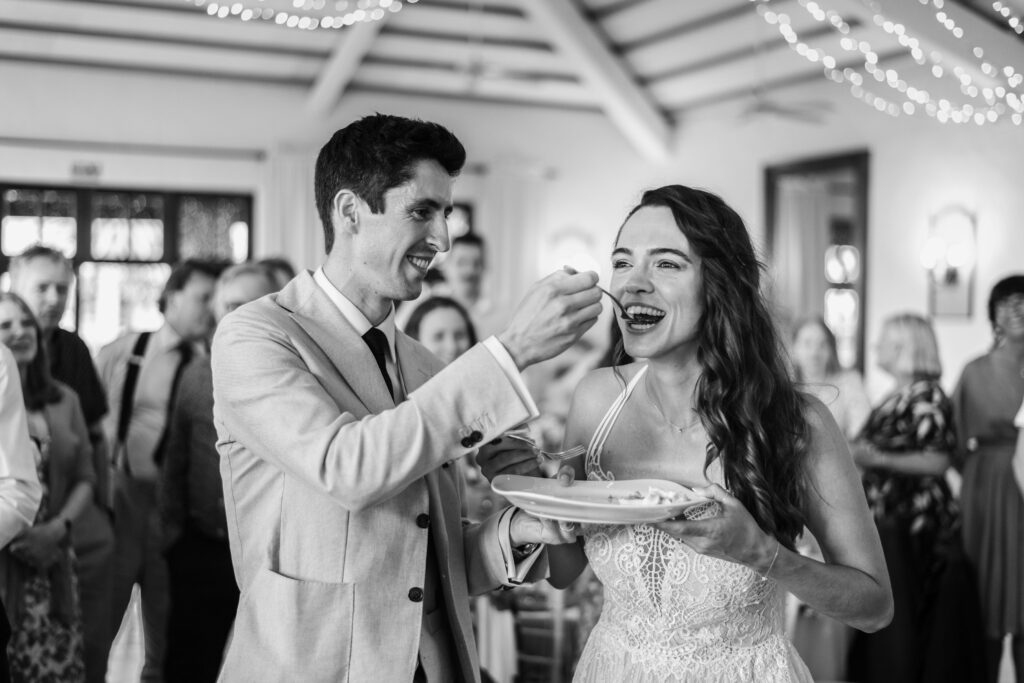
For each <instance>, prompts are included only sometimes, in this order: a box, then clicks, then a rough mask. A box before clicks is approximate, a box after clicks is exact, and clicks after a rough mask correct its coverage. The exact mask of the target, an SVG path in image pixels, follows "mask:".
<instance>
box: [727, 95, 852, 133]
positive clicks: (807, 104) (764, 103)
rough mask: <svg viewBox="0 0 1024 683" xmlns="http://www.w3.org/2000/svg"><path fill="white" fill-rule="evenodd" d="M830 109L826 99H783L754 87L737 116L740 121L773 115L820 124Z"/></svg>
mask: <svg viewBox="0 0 1024 683" xmlns="http://www.w3.org/2000/svg"><path fill="white" fill-rule="evenodd" d="M831 111H832V103H831V102H828V101H827V100H794V101H785V100H781V99H777V98H774V97H770V96H769V95H768V94H767V93H765V92H764V90H763V89H761V88H755V89H754V90H753V91H751V95H750V101H749V102H748V103H747V104H746V106H744V107H743V108H742V109H741V110H740V114H739V118H740V122H742V123H749V122H751V121H753V120H755V119H760V118H764V117H773V118H779V119H788V120H791V121H798V122H800V123H811V124H817V125H820V124H823V123H825V118H826V116H827V114H829V113H830V112H831Z"/></svg>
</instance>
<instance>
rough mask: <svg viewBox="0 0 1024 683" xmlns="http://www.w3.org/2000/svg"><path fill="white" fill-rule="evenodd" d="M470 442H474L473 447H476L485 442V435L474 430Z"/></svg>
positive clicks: (470, 435)
mask: <svg viewBox="0 0 1024 683" xmlns="http://www.w3.org/2000/svg"><path fill="white" fill-rule="evenodd" d="M469 440H470V441H472V442H473V445H474V446H475V445H477V444H478V443H480V442H481V441H483V440H484V435H483V433H482V432H479V431H477V430H475V429H474V430H473V431H472V432H470V434H469Z"/></svg>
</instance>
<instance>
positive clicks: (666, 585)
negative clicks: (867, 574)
mask: <svg viewBox="0 0 1024 683" xmlns="http://www.w3.org/2000/svg"><path fill="white" fill-rule="evenodd" d="M645 371H646V368H644V369H642V370H641V371H640V372H638V373H637V375H636V376H635V377H634V379H633V380H632V381H631V382H630V384H629V385H628V386H627V387H626V389H625V390H624V391H623V392H622V394H621V395H620V396H619V398H618V400H617V401H616V402H615V404H613V405H612V407H611V408H610V409H609V411H608V414H606V415H605V418H604V420H602V424H601V427H600V428H599V429H598V432H597V433H596V434H595V436H594V440H593V441H592V442H591V445H590V448H589V449H588V453H587V478H588V479H599V480H601V479H605V480H606V479H611V478H613V476H612V474H611V473H609V472H606V471H605V470H603V469H602V468H601V450H602V448H603V446H604V440H605V438H607V435H608V433H609V432H610V431H611V428H612V426H613V425H614V422H615V419H616V418H617V417H618V414H619V412H620V411H621V409H622V406H623V405H624V404H625V402H626V400H627V399H628V398H629V395H630V393H632V390H633V388H635V386H636V383H637V381H638V380H639V379H640V377H642V376H643V375H644V372H645ZM583 532H584V539H585V542H586V546H585V549H586V554H587V558H588V559H589V561H590V565H591V566H592V567H593V569H594V572H595V574H596V575H597V577H598V579H600V580H601V583H602V584H604V590H605V594H604V608H603V611H602V613H601V617H600V619H599V620H598V622H597V626H596V627H595V628H594V630H593V632H592V633H591V635H590V639H589V640H588V641H587V644H586V646H585V648H584V651H583V654H582V655H581V657H580V661H579V663H578V664H577V667H576V675H575V678H574V680H576V681H582V682H585V683H595V682H607V683H654V682H658V683H683V682H687V683H689V682H693V683H714V682H716V681H720V682H722V683H726V682H728V683H735V682H737V681H757V682H758V683H783V682H790V683H804V682H807V683H810V681H811V675H810V673H809V672H808V670H807V667H805V666H804V664H803V662H802V661H801V660H800V657H799V655H797V653H796V651H795V650H794V649H793V646H792V645H791V644H790V642H789V640H787V638H786V635H785V631H784V624H783V593H784V592H783V591H782V589H780V588H779V586H778V584H776V583H775V582H774V581H772V580H771V579H767V580H765V579H762V578H761V577H760V576H759V575H758V574H757V573H756V572H754V571H753V570H752V569H749V568H747V567H744V566H743V565H739V564H736V563H733V562H727V561H725V560H719V559H716V558H713V557H708V556H706V555H700V554H698V553H697V552H695V551H694V550H692V549H691V548H689V547H688V546H687V545H685V544H684V543H683V542H682V541H679V540H677V539H675V538H673V537H672V536H669V535H668V534H666V533H664V532H663V531H661V530H659V529H655V528H654V527H651V526H648V525H646V524H641V525H637V526H623V525H616V526H609V525H584V527H583Z"/></svg>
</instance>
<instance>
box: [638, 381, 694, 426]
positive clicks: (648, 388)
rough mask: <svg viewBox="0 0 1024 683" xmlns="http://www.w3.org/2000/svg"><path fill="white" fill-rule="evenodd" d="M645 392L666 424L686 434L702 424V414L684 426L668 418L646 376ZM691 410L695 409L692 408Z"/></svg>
mask: <svg viewBox="0 0 1024 683" xmlns="http://www.w3.org/2000/svg"><path fill="white" fill-rule="evenodd" d="M644 393H645V394H647V401H648V402H649V403H650V404H651V405H652V406H654V409H655V410H657V411H658V415H660V416H661V419H662V420H664V421H665V424H667V425H668V426H669V427H671V428H672V429H674V430H676V431H677V432H679V433H680V434H685V433H686V432H688V431H690V430H691V429H693V428H694V427H696V426H697V425H699V424H700V415H697V417H695V418H694V419H693V420H692V421H691V422H690V423H689V424H686V425H683V426H682V427H680V426H679V425H677V424H676V423H675V422H673V421H672V420H670V419H668V417H666V416H665V411H664V410H662V409H661V405H660V403H659V402H658V400H657V398H656V397H655V396H654V392H652V391H651V383H650V382H648V381H647V377H644ZM690 412H695V411H694V410H693V409H692V408H691V409H690Z"/></svg>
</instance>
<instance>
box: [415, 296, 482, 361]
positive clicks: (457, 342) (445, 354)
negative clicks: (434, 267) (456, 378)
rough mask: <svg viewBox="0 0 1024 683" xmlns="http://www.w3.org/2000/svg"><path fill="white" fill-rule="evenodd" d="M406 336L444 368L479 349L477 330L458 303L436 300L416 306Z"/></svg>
mask: <svg viewBox="0 0 1024 683" xmlns="http://www.w3.org/2000/svg"><path fill="white" fill-rule="evenodd" d="M405 333H406V334H407V335H409V336H410V337H412V338H413V339H415V340H416V341H418V342H419V343H421V344H423V346H425V347H426V348H427V350H428V351H430V352H431V353H433V354H434V355H435V356H437V357H438V358H440V359H441V362H443V363H444V364H445V365H447V364H448V363H451V362H452V361H453V360H455V359H456V358H458V357H459V356H461V355H462V354H464V353H465V352H466V351H469V349H470V348H471V347H473V346H475V345H476V342H477V339H476V330H475V329H474V328H473V322H472V321H471V320H470V319H469V313H467V312H466V309H465V308H463V307H462V305H461V304H459V302H457V301H455V300H454V299H449V298H448V297H443V296H436V297H433V298H431V299H427V300H426V301H424V302H423V303H421V304H420V305H419V306H417V307H416V308H415V309H414V310H413V312H412V315H411V316H409V321H408V322H407V323H406V324H405Z"/></svg>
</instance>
